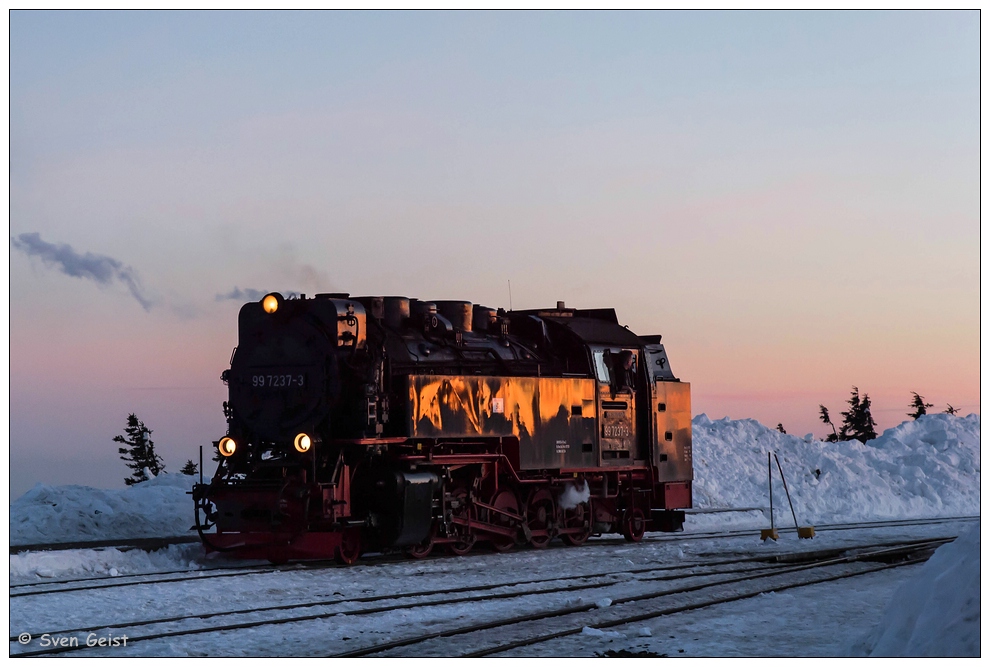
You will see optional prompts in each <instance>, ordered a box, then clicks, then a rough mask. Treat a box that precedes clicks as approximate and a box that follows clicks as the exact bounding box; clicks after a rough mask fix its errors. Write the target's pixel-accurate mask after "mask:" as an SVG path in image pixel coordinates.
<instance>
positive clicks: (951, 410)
mask: <svg viewBox="0 0 990 667" xmlns="http://www.w3.org/2000/svg"><path fill="white" fill-rule="evenodd" d="M945 405H946V408H945V414H947V415H955V414H956V413H957V412H959V410H958V409H957V408H954V407H952V406H951V405H950V404H948V403H946V404H945Z"/></svg>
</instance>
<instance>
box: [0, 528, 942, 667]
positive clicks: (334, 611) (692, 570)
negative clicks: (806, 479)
mask: <svg viewBox="0 0 990 667" xmlns="http://www.w3.org/2000/svg"><path fill="white" fill-rule="evenodd" d="M951 539H952V538H944V539H941V540H930V539H928V540H915V541H910V542H901V543H896V544H894V545H889V544H888V545H883V546H881V547H875V548H873V551H872V552H867V553H865V554H863V553H860V554H853V555H848V556H844V557H837V553H836V552H837V551H842V550H836V549H830V550H826V551H822V552H814V553H808V552H804V553H801V552H795V553H790V554H779V555H768V556H750V557H743V558H732V559H723V560H720V561H713V562H708V563H705V564H702V563H697V562H695V563H685V564H681V565H665V566H651V567H645V568H636V569H628V570H624V571H619V572H607V573H595V574H579V575H571V576H566V577H555V578H553V579H531V580H522V581H509V582H498V583H490V584H484V585H477V586H466V587H461V588H458V589H449V590H445V591H443V592H442V593H438V592H437V591H436V590H435V589H434V590H427V591H410V592H406V593H398V594H389V595H378V596H366V597H361V598H350V599H344V598H342V599H338V600H317V601H308V602H302V603H294V604H289V605H278V606H268V607H264V608H251V609H239V610H229V611H219V612H209V613H205V614H188V615H183V616H173V617H168V618H156V619H147V620H143V621H134V622H128V623H120V624H110V625H107V624H102V625H99V626H92V627H85V628H72V629H65V630H56V631H49V632H48V633H47V634H50V635H53V636H63V637H65V636H70V635H80V634H83V633H88V632H95V631H97V630H100V631H107V630H122V629H123V630H128V632H130V631H131V630H133V629H134V628H139V627H147V626H151V625H163V624H168V623H181V622H186V621H194V620H197V619H199V620H206V619H211V620H214V619H217V618H223V617H234V616H238V615H247V614H260V613H270V612H279V611H291V610H296V609H304V608H320V607H323V608H329V610H327V611H322V612H320V613H315V614H314V613H310V614H306V615H301V616H287V617H286V616H281V617H278V618H268V619H257V620H251V621H245V622H240V623H228V624H225V625H215V624H214V625H210V626H200V627H195V628H180V629H172V630H164V631H161V632H153V633H149V634H146V635H140V636H135V635H133V634H130V635H129V638H128V642H129V644H134V643H137V642H140V641H150V640H154V639H163V638H174V637H181V636H191V635H197V634H205V633H214V632H223V631H236V630H243V629H247V628H255V627H261V626H274V625H284V624H289V623H303V622H306V621H313V620H317V619H325V618H329V617H331V616H337V615H343V616H361V615H368V614H378V613H386V612H389V611H396V610H408V609H416V608H424V607H430V606H440V605H453V604H465V603H478V602H482V603H483V602H489V601H493V600H505V599H511V598H518V597H525V596H550V595H554V594H566V593H573V592H576V591H584V590H592V589H607V588H609V587H613V586H621V585H624V584H629V583H634V584H636V585H637V586H641V585H643V584H648V583H662V582H667V581H673V580H677V581H680V580H684V579H688V578H695V579H697V578H705V577H707V578H713V577H714V578H716V581H712V582H707V581H706V582H703V583H700V584H697V585H694V586H688V587H680V588H678V589H674V590H668V591H661V592H654V593H651V594H648V595H638V596H633V597H627V598H622V599H617V600H616V602H615V604H616V605H620V604H625V603H627V602H632V601H640V600H644V599H650V598H651V597H663V596H668V595H674V594H677V593H686V592H690V591H695V590H704V589H706V588H710V587H712V586H719V585H723V586H724V585H728V584H731V583H737V582H741V581H747V580H750V579H753V578H761V577H768V576H776V575H781V574H787V573H789V572H799V571H803V570H805V569H807V568H809V567H821V566H823V565H827V564H830V563H831V564H836V563H843V562H856V561H862V560H865V559H867V558H870V557H873V558H875V557H878V556H879V555H880V554H887V555H888V556H892V555H896V554H897V553H900V552H903V551H905V550H917V549H919V548H925V549H934V547H935V546H937V545H938V544H941V543H944V542H946V541H950V540H951ZM795 560H803V561H808V562H806V563H804V564H799V565H795V564H794V561H795ZM809 563H810V564H809ZM650 574H652V575H653V576H644V575H650ZM563 582H573V583H568V584H566V585H561V584H562V583H563ZM804 585H808V584H804ZM533 586H538V587H539V588H535V589H533V588H526V590H512V589H517V588H520V587H533ZM500 589H501V590H500ZM451 596H455V597H451ZM438 597H439V599H437V598H438ZM417 598H420V600H418V601H415V600H416V599H417ZM424 598H433V599H424ZM403 599H407V600H414V601H411V602H396V601H398V600H403ZM381 601H391V602H392V603H391V604H387V605H384V606H367V605H370V604H372V603H376V602H381ZM347 604H351V605H366V606H362V607H359V608H356V609H344V610H340V609H339V607H340V606H342V605H347ZM596 607H597V605H596V604H592V605H583V606H580V607H578V608H575V607H564V608H563V609H561V608H555V609H552V610H550V611H548V612H545V613H544V614H543V615H530V616H527V617H524V618H522V619H519V618H515V619H508V620H504V621H499V622H496V623H495V624H489V625H491V627H504V626H506V625H514V624H519V623H523V622H527V621H534V620H540V619H543V618H554V617H557V616H567V615H571V614H576V613H581V612H588V611H592V610H593V608H596ZM583 627H584V625H582V626H581V628H583ZM581 628H579V629H578V631H579V632H580V630H581ZM479 630H484V628H479V626H472V628H471V629H470V630H467V629H455V630H452V631H447V632H445V633H433V634H431V635H426V636H424V637H418V638H412V639H405V640H402V641H401V642H399V643H392V644H389V645H380V646H373V647H370V648H365V649H360V650H358V651H352V652H349V653H346V654H343V655H346V656H351V655H354V656H356V655H367V654H371V653H379V652H382V651H386V650H391V649H394V648H398V647H401V646H408V645H412V644H416V643H421V642H424V641H428V640H430V639H436V638H437V637H442V636H457V635H459V634H464V633H466V632H469V631H470V632H476V631H479ZM31 634H32V635H33V636H35V637H38V636H41V635H42V634H45V633H41V632H39V633H31ZM16 639H17V638H16V637H11V642H14V641H15V640H16ZM14 646H17V645H14ZM85 648H87V647H86V646H85V645H76V646H62V647H56V648H52V649H47V650H34V651H21V652H16V651H15V650H14V648H13V647H12V650H11V655H12V656H13V655H20V656H35V655H54V654H58V653H65V652H70V651H78V650H84V649H85ZM504 650H508V649H504Z"/></svg>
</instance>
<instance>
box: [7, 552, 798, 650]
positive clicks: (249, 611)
mask: <svg viewBox="0 0 990 667" xmlns="http://www.w3.org/2000/svg"><path fill="white" fill-rule="evenodd" d="M754 561H763V562H770V563H771V564H770V565H767V566H763V567H755V568H748V569H745V570H722V571H710V572H692V573H686V574H669V575H666V576H662V577H644V578H636V577H629V578H624V579H619V580H614V581H606V582H602V583H595V584H582V585H577V586H564V587H558V588H549V589H546V588H543V589H537V590H528V591H512V592H508V593H500V594H493V595H484V596H476V597H463V598H455V599H445V600H436V601H427V602H421V603H416V604H403V605H393V606H388V607H372V608H369V609H355V610H349V611H343V612H332V613H329V614H319V615H316V616H305V617H296V618H287V619H274V620H265V621H258V622H256V623H252V624H249V625H248V626H245V627H251V626H253V625H267V624H274V623H278V622H289V621H300V620H312V619H313V618H325V617H327V616H334V615H337V614H343V615H366V614H371V613H379V612H385V611H395V610H398V609H411V608H416V607H427V606H438V605H443V604H457V603H461V602H477V601H483V600H496V599H505V598H512V597H524V596H527V595H540V594H547V593H566V592H570V591H576V590H585V589H590V588H606V587H608V586H615V585H618V584H623V583H628V582H630V581H664V580H672V579H683V578H687V577H707V576H717V575H720V574H733V573H736V572H742V571H756V570H767V569H774V568H778V567H781V566H779V565H774V564H772V563H774V562H775V559H774V558H773V557H758V558H752V557H749V558H737V559H727V560H724V561H716V562H712V563H707V564H698V563H692V564H690V565H681V566H656V567H650V568H639V569H636V570H625V571H620V572H605V573H590V574H580V575H571V576H567V577H554V578H552V579H532V580H527V581H511V582H503V583H492V584H480V585H475V586H464V587H461V588H455V589H447V590H443V591H436V590H433V591H409V592H406V593H391V594H387V595H373V596H367V597H361V598H349V599H348V598H345V599H340V600H325V601H321V600H315V601H310V602H298V603H293V604H288V605H277V606H271V607H260V608H252V609H237V610H228V611H215V612H204V613H201V614H188V615H185V616H174V617H169V618H158V619H146V620H140V621H130V622H122V623H117V624H110V625H107V624H104V625H97V626H92V627H86V628H73V629H68V630H52V631H47V632H29V633H28V634H30V635H31V636H33V637H34V636H41V635H43V634H49V635H60V636H61V635H70V634H80V633H86V632H94V631H96V630H117V629H121V628H132V627H140V626H146V625H158V624H163V623H173V622H178V621H184V620H191V619H206V618H215V617H218V616H232V615H237V614H252V613H261V612H266V611H284V610H289V609H299V608H305V607H326V606H330V605H340V604H345V603H366V602H379V601H381V600H396V599H403V598H415V597H429V596H434V595H450V594H456V593H470V592H478V591H484V590H492V589H496V588H513V587H516V586H524V585H533V584H546V583H551V582H557V581H569V580H577V579H602V578H605V577H616V576H623V575H632V574H639V573H647V572H656V571H663V570H666V571H671V570H678V569H692V568H698V567H715V566H720V565H726V564H741V563H748V562H754ZM231 627H235V626H222V627H211V628H208V629H205V630H206V631H209V632H219V631H222V630H225V629H229V628H231ZM236 627H241V626H240V625H238V626H236ZM200 631H202V629H200V628H195V629H192V630H183V631H175V632H174V633H164V634H161V635H154V636H151V635H147V636H143V637H133V638H128V641H131V642H132V643H133V642H136V641H140V640H148V639H158V638H160V637H164V636H180V635H184V634H196V633H198V632H200ZM16 639H17V637H16V636H11V637H10V641H11V642H13V641H15V640H16ZM72 648H73V649H75V648H85V647H72ZM58 652H61V651H58ZM49 653H51V651H43V652H34V653H18V654H16V655H47V654H49ZM11 655H15V654H11Z"/></svg>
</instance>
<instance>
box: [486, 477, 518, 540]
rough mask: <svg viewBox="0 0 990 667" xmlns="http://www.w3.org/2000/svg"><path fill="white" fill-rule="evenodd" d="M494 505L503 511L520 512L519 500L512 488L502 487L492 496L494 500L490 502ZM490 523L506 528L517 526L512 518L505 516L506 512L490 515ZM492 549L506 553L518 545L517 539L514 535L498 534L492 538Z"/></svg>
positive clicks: (516, 513)
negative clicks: (504, 535)
mask: <svg viewBox="0 0 990 667" xmlns="http://www.w3.org/2000/svg"><path fill="white" fill-rule="evenodd" d="M489 504H490V505H491V506H492V507H494V508H495V509H498V510H502V511H503V512H509V513H510V514H515V515H517V516H518V514H519V501H518V500H516V494H515V493H513V492H512V490H511V489H502V490H501V491H499V492H498V493H496V494H495V497H494V498H492V502H491V503H489ZM488 523H492V524H495V525H496V526H504V527H505V528H515V527H516V526H515V525H514V524H513V522H512V519H510V518H509V517H507V516H505V515H504V514H496V513H494V512H493V513H492V516H490V517H489V519H488ZM491 542H492V549H494V550H495V551H498V552H499V553H505V552H506V551H510V550H511V549H512V547H514V546H516V540H515V538H513V537H503V536H502V535H498V536H495V537H492V538H491Z"/></svg>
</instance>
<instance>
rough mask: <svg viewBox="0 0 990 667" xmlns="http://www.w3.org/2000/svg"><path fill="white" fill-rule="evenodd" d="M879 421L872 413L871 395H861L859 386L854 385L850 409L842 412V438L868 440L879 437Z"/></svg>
mask: <svg viewBox="0 0 990 667" xmlns="http://www.w3.org/2000/svg"><path fill="white" fill-rule="evenodd" d="M876 425H877V423H876V422H875V421H874V420H873V415H872V414H870V395H869V394H863V397H862V398H860V396H859V388H858V387H853V390H852V392H851V393H850V396H849V410H848V411H846V412H843V413H842V430H841V431H840V432H839V439H841V440H859V441H860V442H867V441H869V440H876V439H877V431H876Z"/></svg>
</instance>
